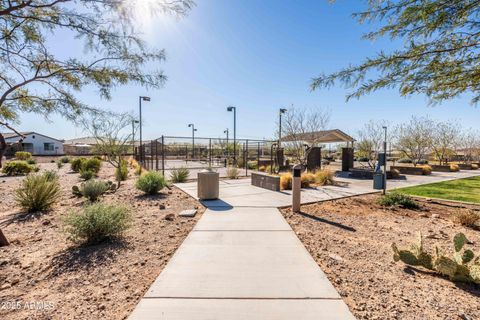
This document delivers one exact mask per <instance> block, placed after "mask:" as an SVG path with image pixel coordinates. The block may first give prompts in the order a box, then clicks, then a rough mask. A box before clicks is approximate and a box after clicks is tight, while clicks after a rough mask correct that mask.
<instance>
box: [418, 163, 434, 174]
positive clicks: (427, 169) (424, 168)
mask: <svg viewBox="0 0 480 320" xmlns="http://www.w3.org/2000/svg"><path fill="white" fill-rule="evenodd" d="M421 168H422V174H423V175H426V176H428V175H429V174H432V167H430V166H429V165H424V166H421Z"/></svg>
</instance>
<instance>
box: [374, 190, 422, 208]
mask: <svg viewBox="0 0 480 320" xmlns="http://www.w3.org/2000/svg"><path fill="white" fill-rule="evenodd" d="M378 204H379V205H381V206H384V207H393V206H400V207H403V208H407V209H417V208H418V207H419V206H418V203H417V202H416V201H415V200H413V198H412V197H410V196H407V195H405V194H402V193H399V192H390V193H387V194H386V195H384V196H381V197H380V198H379V199H378Z"/></svg>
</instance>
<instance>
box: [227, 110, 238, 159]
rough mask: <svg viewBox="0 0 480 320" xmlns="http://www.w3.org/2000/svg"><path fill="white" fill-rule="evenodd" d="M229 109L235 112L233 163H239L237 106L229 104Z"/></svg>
mask: <svg viewBox="0 0 480 320" xmlns="http://www.w3.org/2000/svg"><path fill="white" fill-rule="evenodd" d="M227 111H229V112H233V164H237V108H236V107H232V106H228V107H227Z"/></svg>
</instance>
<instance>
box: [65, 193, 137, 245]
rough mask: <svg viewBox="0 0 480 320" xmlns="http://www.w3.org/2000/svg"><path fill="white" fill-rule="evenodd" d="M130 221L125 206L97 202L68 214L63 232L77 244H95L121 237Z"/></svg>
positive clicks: (128, 212) (128, 211)
mask: <svg viewBox="0 0 480 320" xmlns="http://www.w3.org/2000/svg"><path fill="white" fill-rule="evenodd" d="M131 220H132V218H131V215H130V210H129V209H128V208H127V207H126V206H123V205H117V204H104V203H101V202H98V203H93V204H90V205H88V206H86V207H84V208H83V209H82V210H81V211H79V212H72V213H70V215H69V216H68V217H67V218H66V220H65V227H66V228H65V230H66V231H67V232H68V233H69V234H70V237H71V239H72V240H73V241H75V242H77V243H84V244H97V243H100V242H103V241H105V240H108V239H112V238H116V237H119V236H121V234H122V233H123V232H124V231H126V230H127V229H128V228H129V227H130V226H131Z"/></svg>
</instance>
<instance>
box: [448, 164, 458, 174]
mask: <svg viewBox="0 0 480 320" xmlns="http://www.w3.org/2000/svg"><path fill="white" fill-rule="evenodd" d="M450 171H452V172H457V171H460V167H459V166H458V164H456V163H451V164H450Z"/></svg>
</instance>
